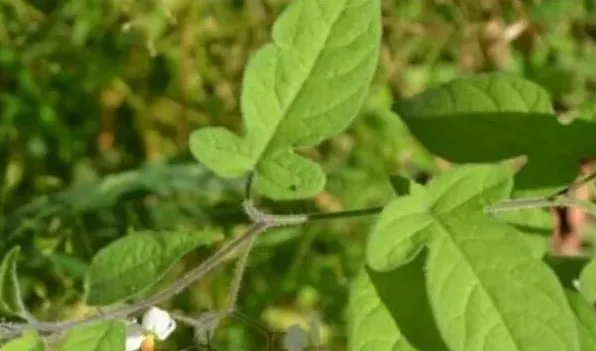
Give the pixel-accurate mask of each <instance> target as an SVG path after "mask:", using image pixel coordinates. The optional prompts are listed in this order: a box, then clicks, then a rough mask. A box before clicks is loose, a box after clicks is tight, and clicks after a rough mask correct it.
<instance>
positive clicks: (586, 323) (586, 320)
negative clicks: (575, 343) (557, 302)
mask: <svg viewBox="0 0 596 351" xmlns="http://www.w3.org/2000/svg"><path fill="white" fill-rule="evenodd" d="M565 295H566V296H567V301H569V305H570V306H571V309H572V310H573V314H575V322H576V325H577V330H578V332H579V342H580V344H581V350H582V351H592V350H596V312H595V311H594V307H593V306H592V305H590V304H589V303H588V301H586V299H584V297H583V296H582V295H581V294H579V293H578V292H577V291H572V290H569V289H565Z"/></svg>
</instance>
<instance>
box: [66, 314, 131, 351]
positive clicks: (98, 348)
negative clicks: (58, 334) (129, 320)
mask: <svg viewBox="0 0 596 351" xmlns="http://www.w3.org/2000/svg"><path fill="white" fill-rule="evenodd" d="M125 329H126V328H125V325H124V322H121V321H104V322H96V323H93V324H89V325H83V326H79V327H76V328H74V329H72V330H71V331H70V332H69V333H68V334H67V335H66V337H65V340H64V343H63V344H62V346H61V348H60V350H61V351H76V350H94V351H113V350H124V346H125V340H126V339H125V332H126V330H125Z"/></svg>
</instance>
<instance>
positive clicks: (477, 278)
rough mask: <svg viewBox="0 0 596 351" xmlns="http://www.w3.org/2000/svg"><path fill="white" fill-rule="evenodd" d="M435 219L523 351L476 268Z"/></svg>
mask: <svg viewBox="0 0 596 351" xmlns="http://www.w3.org/2000/svg"><path fill="white" fill-rule="evenodd" d="M433 217H434V218H435V221H436V223H437V225H438V226H439V228H440V229H441V231H442V232H444V235H443V236H444V237H445V238H447V239H448V241H449V243H450V244H452V246H453V247H455V249H456V250H457V252H459V254H460V257H461V258H462V262H463V263H464V265H466V266H467V267H468V269H469V270H470V272H472V274H473V275H474V277H475V278H476V281H478V282H480V284H478V286H479V287H480V289H481V291H482V292H483V293H484V295H485V296H486V297H487V299H488V301H489V303H490V305H491V307H492V308H493V309H494V310H495V311H496V314H497V316H498V318H499V320H500V321H501V325H503V326H504V327H505V329H506V330H507V335H508V336H509V338H510V340H511V342H512V343H513V345H515V347H516V349H517V350H521V348H520V345H519V344H518V341H517V339H516V338H515V337H514V335H515V334H513V332H512V329H511V327H510V326H509V324H508V323H507V322H506V320H505V317H504V316H503V314H502V313H501V310H500V309H499V308H498V307H497V306H498V305H497V303H496V301H495V299H494V298H493V296H492V294H490V293H489V292H488V290H487V289H486V287H485V286H484V282H483V281H482V280H481V279H480V277H479V276H478V274H477V272H476V270H475V269H474V266H473V265H472V264H471V263H470V260H469V259H468V257H467V256H466V255H465V254H464V252H463V251H462V250H460V249H459V246H458V245H457V244H456V243H455V240H453V237H452V236H451V235H450V234H449V230H447V226H446V225H445V224H444V223H443V222H442V221H441V219H440V218H439V217H438V216H433Z"/></svg>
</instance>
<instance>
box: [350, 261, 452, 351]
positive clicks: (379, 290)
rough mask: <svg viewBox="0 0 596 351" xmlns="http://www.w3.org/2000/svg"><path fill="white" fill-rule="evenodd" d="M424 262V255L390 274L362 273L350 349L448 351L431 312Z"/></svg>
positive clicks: (355, 289) (353, 296)
mask: <svg viewBox="0 0 596 351" xmlns="http://www.w3.org/2000/svg"><path fill="white" fill-rule="evenodd" d="M424 260H425V255H424V254H421V255H419V256H418V257H417V258H416V259H415V260H414V261H412V262H410V263H409V264H407V265H404V266H402V267H399V268H397V269H395V270H393V271H390V272H384V273H378V272H374V271H371V270H369V269H364V270H363V271H362V272H361V273H360V274H359V276H358V277H357V278H356V280H355V282H354V283H353V285H352V288H351V290H350V300H349V304H348V313H349V319H348V320H349V321H350V324H349V325H348V338H349V339H348V345H350V350H355V351H364V350H371V351H375V350H413V349H415V350H418V351H446V350H448V349H447V346H446V345H445V342H444V341H443V339H442V338H441V336H440V334H439V331H438V329H437V326H436V323H435V321H434V319H433V315H432V311H431V309H430V304H429V301H428V294H427V292H426V282H425V280H424ZM412 316H415V318H412Z"/></svg>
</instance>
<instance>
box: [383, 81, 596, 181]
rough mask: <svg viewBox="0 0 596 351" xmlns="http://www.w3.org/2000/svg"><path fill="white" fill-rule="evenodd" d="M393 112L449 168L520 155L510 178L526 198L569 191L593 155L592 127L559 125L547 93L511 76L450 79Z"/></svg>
mask: <svg viewBox="0 0 596 351" xmlns="http://www.w3.org/2000/svg"><path fill="white" fill-rule="evenodd" d="M394 108H395V111H396V112H397V113H398V114H399V115H400V117H401V118H403V120H404V121H405V122H406V124H407V125H408V128H410V130H411V131H412V133H413V134H414V135H415V136H416V137H417V138H418V139H419V140H420V141H421V142H422V143H423V144H424V145H425V146H426V147H427V148H429V150H431V151H432V152H433V153H434V154H436V155H438V156H441V157H444V158H446V159H448V160H449V161H453V162H457V163H472V162H495V161H500V160H504V159H508V158H512V157H516V156H521V155H525V156H527V157H528V161H527V163H526V164H525V165H524V167H523V169H522V170H521V171H520V172H519V173H518V174H517V177H516V188H517V189H518V190H520V191H525V192H526V193H527V192H529V191H533V192H537V191H538V192H542V193H548V192H552V191H553V190H557V189H559V188H561V187H563V186H565V185H566V184H569V182H571V181H572V180H573V179H574V178H575V177H576V176H577V174H578V172H579V163H580V161H581V160H582V159H584V158H586V157H588V156H592V155H594V154H596V146H594V143H592V140H593V135H595V134H596V124H594V123H592V122H587V121H585V120H577V121H574V122H572V123H571V124H570V125H563V124H561V123H560V122H559V121H557V118H556V116H555V115H554V114H553V110H552V106H551V102H550V99H549V97H548V94H547V92H546V91H545V90H544V89H542V88H541V87H539V86H538V85H536V84H533V83H531V82H528V81H526V80H524V79H523V78H520V77H516V76H511V75H506V74H481V75H477V76H474V77H470V78H463V79H457V80H454V81H452V82H449V83H445V84H443V85H441V86H439V87H436V88H432V89H429V90H427V91H425V92H424V93H421V94H419V95H417V96H415V97H412V98H410V99H406V100H402V101H398V102H397V103H396V104H395V107H394ZM461 140H466V142H465V143H462V142H461ZM553 169H556V170H557V171H556V172H553V171H552V170H553Z"/></svg>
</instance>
